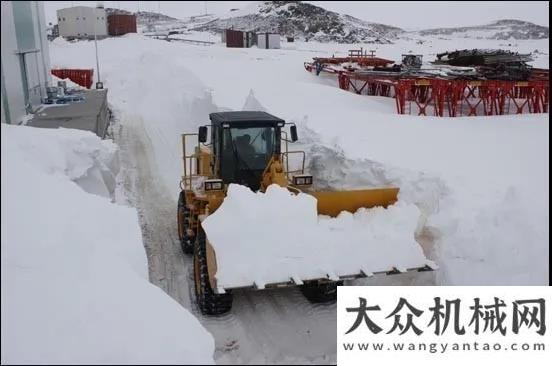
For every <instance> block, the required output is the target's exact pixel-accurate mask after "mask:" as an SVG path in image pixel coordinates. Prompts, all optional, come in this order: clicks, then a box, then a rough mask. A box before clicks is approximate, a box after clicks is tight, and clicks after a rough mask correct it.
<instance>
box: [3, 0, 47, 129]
mask: <svg viewBox="0 0 552 366" xmlns="http://www.w3.org/2000/svg"><path fill="white" fill-rule="evenodd" d="M1 3H2V22H1V23H2V46H1V47H2V96H1V99H2V100H1V103H0V106H1V108H2V123H11V124H16V123H19V122H20V121H21V120H22V118H23V117H24V116H25V115H26V114H29V113H33V112H34V111H35V110H36V108H37V107H38V106H39V105H40V104H41V103H42V98H43V97H46V86H48V85H51V76H50V54H49V52H48V40H47V39H46V28H47V25H46V21H45V17H44V4H43V2H42V1H2V2H1Z"/></svg>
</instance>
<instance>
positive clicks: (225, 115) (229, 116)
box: [209, 111, 285, 123]
mask: <svg viewBox="0 0 552 366" xmlns="http://www.w3.org/2000/svg"><path fill="white" fill-rule="evenodd" d="M209 118H210V119H211V121H212V122H213V123H224V122H228V123H232V122H273V123H284V122H285V121H284V120H283V119H281V118H278V117H275V116H273V115H271V114H268V113H266V112H260V111H239V112H218V113H211V114H209Z"/></svg>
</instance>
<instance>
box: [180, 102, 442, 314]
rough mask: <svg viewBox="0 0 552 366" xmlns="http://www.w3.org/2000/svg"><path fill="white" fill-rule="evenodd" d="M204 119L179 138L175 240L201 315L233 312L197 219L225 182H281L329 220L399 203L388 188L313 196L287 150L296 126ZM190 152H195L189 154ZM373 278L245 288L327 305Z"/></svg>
mask: <svg viewBox="0 0 552 366" xmlns="http://www.w3.org/2000/svg"><path fill="white" fill-rule="evenodd" d="M209 117H210V120H211V124H210V125H207V126H201V127H200V128H199V132H198V133H190V134H183V135H182V147H183V160H184V175H183V176H182V180H181V182H180V187H181V192H180V195H179V198H178V210H177V221H178V236H179V239H180V242H181V245H182V249H183V251H184V252H185V253H186V254H192V255H193V267H194V282H195V294H196V300H197V304H198V306H199V309H200V310H201V312H202V313H203V314H209V315H217V314H222V313H225V312H227V311H229V310H230V309H231V306H232V290H234V289H235V288H223V287H220V286H217V280H216V272H217V258H216V253H215V250H214V248H213V246H212V245H211V244H210V243H209V238H207V237H206V233H205V231H204V230H203V228H202V221H203V220H205V219H206V218H207V217H208V216H209V215H210V214H212V213H213V212H215V211H216V210H217V208H218V207H219V206H220V205H221V204H222V202H223V200H224V197H225V194H226V189H227V187H228V185H229V184H231V183H234V184H240V185H245V186H247V187H249V188H250V189H251V190H253V191H259V190H260V191H264V190H266V188H267V187H268V186H270V185H271V184H278V185H280V186H282V187H286V188H288V189H289V190H290V191H291V192H297V193H298V192H303V193H307V194H310V195H312V196H314V197H315V198H316V199H317V209H318V214H319V215H328V216H331V217H335V216H337V215H338V214H339V213H340V212H342V211H349V212H352V213H354V212H356V211H357V210H358V209H359V208H361V207H365V208H371V207H375V206H383V207H387V206H388V205H391V204H393V203H395V202H396V201H397V195H398V192H399V189H398V188H393V187H391V188H377V189H366V190H354V191H327V192H320V191H318V192H316V191H313V190H312V189H311V187H312V184H313V177H312V176H311V175H308V174H306V173H305V171H304V167H305V153H304V152H303V151H290V150H289V148H288V147H289V143H292V142H295V141H297V128H296V126H295V124H293V123H286V122H285V121H284V120H282V119H280V118H277V117H275V116H272V115H270V114H268V113H265V112H256V111H242V112H219V113H211V114H210V115H209ZM286 127H289V129H287V128H286ZM209 130H210V131H209ZM288 131H289V132H288ZM208 135H210V139H208ZM190 140H192V141H191V142H192V143H193V145H191V144H190ZM208 140H210V141H209V143H207V141H208ZM196 141H197V142H196ZM190 145H191V146H190ZM187 147H188V148H190V150H192V151H191V152H188V151H187ZM292 157H295V158H296V159H295V160H294V162H296V163H297V162H300V163H297V164H296V165H298V166H299V168H298V169H295V170H290V169H289V165H290V161H291V160H290V158H292ZM267 234H268V235H270V233H267ZM430 267H431V266H428V264H427V263H420V267H416V268H409V269H397V268H389V270H388V271H386V272H387V273H388V274H392V273H398V272H403V271H405V270H418V271H423V270H431V269H432V268H430ZM376 273H377V272H376ZM373 274H374V273H371V272H369V271H362V270H359V271H357V273H351V274H349V275H340V276H336V275H328V276H326V277H325V278H296V277H293V276H290V279H289V281H287V282H278V283H267V284H263V285H262V286H258V285H257V284H256V283H255V282H254V281H252V282H251V286H249V287H251V288H253V289H262V288H275V287H285V286H300V287H301V291H302V292H303V294H304V295H305V296H306V297H307V299H308V300H310V301H311V302H326V301H333V300H335V298H336V293H337V288H336V287H337V285H339V284H342V282H343V280H346V279H354V278H360V277H367V276H371V275H373ZM242 287H243V286H242Z"/></svg>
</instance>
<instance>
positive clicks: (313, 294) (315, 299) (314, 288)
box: [301, 281, 343, 304]
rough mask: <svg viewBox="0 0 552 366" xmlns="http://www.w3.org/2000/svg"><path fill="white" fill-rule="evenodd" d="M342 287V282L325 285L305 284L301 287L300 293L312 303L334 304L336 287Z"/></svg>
mask: <svg viewBox="0 0 552 366" xmlns="http://www.w3.org/2000/svg"><path fill="white" fill-rule="evenodd" d="M341 285H343V281H338V282H327V283H317V282H312V283H307V284H305V285H302V286H301V292H302V293H303V295H304V296H305V297H306V298H307V300H309V301H310V302H312V303H315V304H318V303H325V302H334V301H336V300H337V286H341Z"/></svg>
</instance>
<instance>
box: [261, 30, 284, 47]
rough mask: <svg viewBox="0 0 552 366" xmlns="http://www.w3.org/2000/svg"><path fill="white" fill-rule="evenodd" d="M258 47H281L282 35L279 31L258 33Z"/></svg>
mask: <svg viewBox="0 0 552 366" xmlns="http://www.w3.org/2000/svg"><path fill="white" fill-rule="evenodd" d="M257 47H258V48H280V35H279V34H277V33H257Z"/></svg>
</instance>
